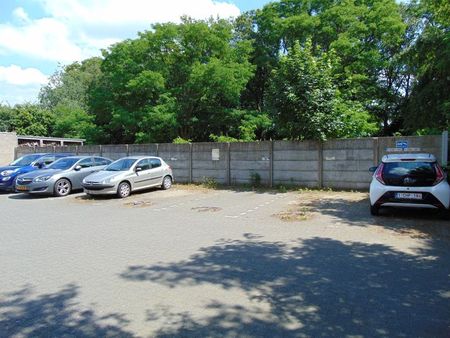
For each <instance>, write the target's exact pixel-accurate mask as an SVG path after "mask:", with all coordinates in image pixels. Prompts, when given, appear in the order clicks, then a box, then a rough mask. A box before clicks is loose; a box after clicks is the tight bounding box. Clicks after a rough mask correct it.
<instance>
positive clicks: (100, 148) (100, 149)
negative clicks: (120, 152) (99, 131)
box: [98, 145, 103, 156]
mask: <svg viewBox="0 0 450 338" xmlns="http://www.w3.org/2000/svg"><path fill="white" fill-rule="evenodd" d="M98 148H99V149H98V150H99V153H100V156H103V147H102V146H101V145H99V146H98Z"/></svg>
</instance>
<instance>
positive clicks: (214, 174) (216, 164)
mask: <svg viewBox="0 0 450 338" xmlns="http://www.w3.org/2000/svg"><path fill="white" fill-rule="evenodd" d="M213 155H214V156H213ZM227 168H228V144H227V143H194V144H193V145H192V180H193V182H203V181H205V179H214V180H216V181H217V182H218V183H221V184H227V183H228V169H227Z"/></svg>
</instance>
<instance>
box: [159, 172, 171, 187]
mask: <svg viewBox="0 0 450 338" xmlns="http://www.w3.org/2000/svg"><path fill="white" fill-rule="evenodd" d="M171 187H172V178H171V177H170V176H169V175H167V176H165V177H164V179H163V181H162V184H161V189H163V190H168V189H170V188H171Z"/></svg>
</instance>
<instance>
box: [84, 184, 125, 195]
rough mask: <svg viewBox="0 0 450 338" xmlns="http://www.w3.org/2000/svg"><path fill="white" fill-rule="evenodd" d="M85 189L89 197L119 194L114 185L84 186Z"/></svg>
mask: <svg viewBox="0 0 450 338" xmlns="http://www.w3.org/2000/svg"><path fill="white" fill-rule="evenodd" d="M83 189H84V192H85V193H86V194H89V195H113V194H116V193H117V187H116V185H114V184H95V185H85V184H83Z"/></svg>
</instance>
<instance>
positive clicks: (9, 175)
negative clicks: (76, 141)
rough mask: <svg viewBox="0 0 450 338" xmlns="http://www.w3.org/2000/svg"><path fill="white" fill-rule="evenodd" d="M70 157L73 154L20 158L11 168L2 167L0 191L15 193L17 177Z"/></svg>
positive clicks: (0, 171)
mask: <svg viewBox="0 0 450 338" xmlns="http://www.w3.org/2000/svg"><path fill="white" fill-rule="evenodd" d="M70 155H72V154H64V153H61V154H53V153H40V154H29V155H25V156H22V157H20V158H18V159H17V160H15V161H13V162H12V163H11V164H10V165H9V166H6V167H0V191H14V185H15V181H16V178H17V176H19V175H21V174H25V173H28V172H30V171H35V170H39V169H42V168H43V167H45V166H46V165H48V164H50V163H52V162H53V161H55V160H57V159H60V158H62V157H66V156H70Z"/></svg>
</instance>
